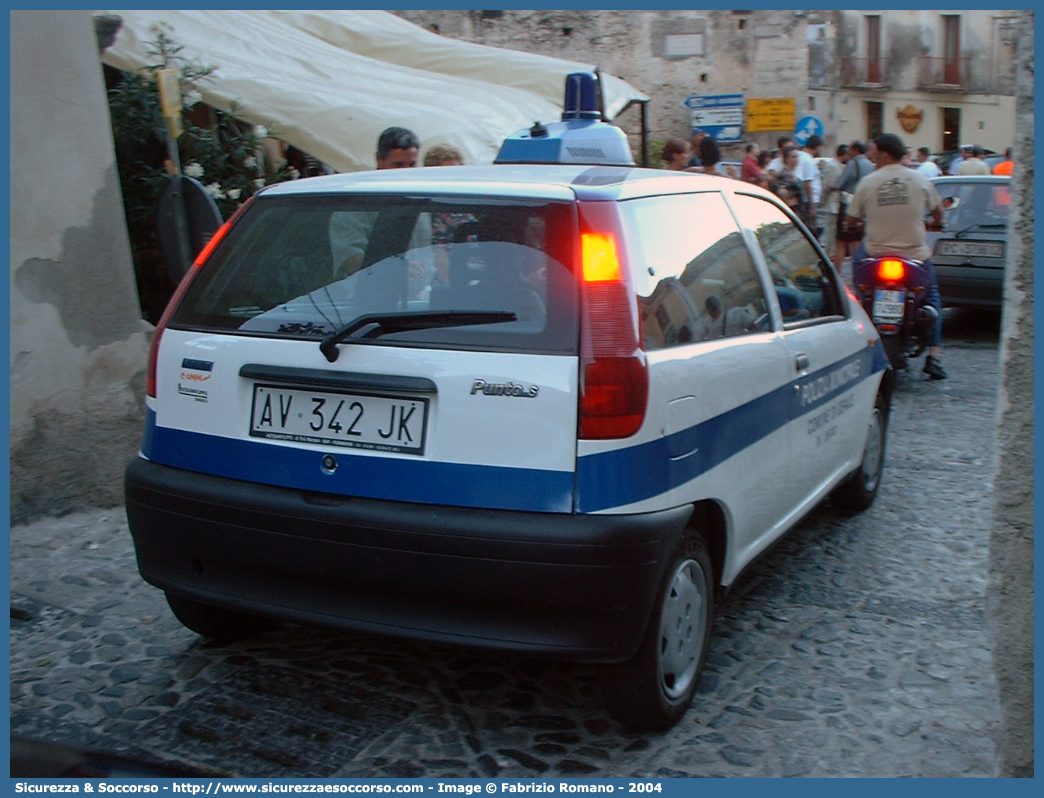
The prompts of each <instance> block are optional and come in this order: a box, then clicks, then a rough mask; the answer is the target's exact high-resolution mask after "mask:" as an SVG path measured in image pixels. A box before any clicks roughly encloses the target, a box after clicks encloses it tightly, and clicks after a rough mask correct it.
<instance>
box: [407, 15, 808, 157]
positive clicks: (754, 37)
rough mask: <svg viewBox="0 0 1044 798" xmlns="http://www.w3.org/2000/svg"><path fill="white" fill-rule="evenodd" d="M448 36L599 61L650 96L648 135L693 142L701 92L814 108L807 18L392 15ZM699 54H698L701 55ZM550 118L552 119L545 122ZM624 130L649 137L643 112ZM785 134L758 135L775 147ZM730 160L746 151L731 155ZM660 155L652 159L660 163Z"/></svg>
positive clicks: (628, 116)
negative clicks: (693, 113) (688, 103)
mask: <svg viewBox="0 0 1044 798" xmlns="http://www.w3.org/2000/svg"><path fill="white" fill-rule="evenodd" d="M392 13H394V14H397V15H399V16H401V17H403V18H404V19H408V20H410V21H411V22H413V23H415V24H417V25H420V26H421V27H423V28H426V29H427V30H431V31H435V32H438V33H440V34H442V35H444V36H447V37H450V38H455V39H462V40H465V41H469V42H475V43H478V44H485V45H491V46H495V47H505V48H509V49H514V50H523V51H526V52H532V53H539V54H541V55H548V56H553V57H556V58H564V59H568V60H571V61H579V62H581V63H585V64H590V65H591V66H595V67H598V68H599V69H601V70H603V71H605V72H608V73H610V74H612V75H616V76H617V77H620V78H623V79H624V80H626V81H628V82H629V83H631V84H632V85H634V86H636V87H637V88H639V89H640V90H642V91H643V92H645V93H646V94H647V95H648V96H649V97H650V98H651V101H650V103H649V104H648V109H647V113H648V124H649V137H650V139H652V140H659V141H663V140H664V139H667V138H669V137H670V136H686V137H687V136H688V135H689V131H690V130H691V119H690V111H689V109H687V108H686V107H685V106H683V105H682V102H683V101H684V100H685V99H686V98H687V97H690V96H693V95H706V94H746V95H747V96H748V97H755V98H761V97H765V98H768V97H793V96H795V92H797V97H796V99H797V103H798V110H799V114H798V115H799V116H801V115H803V114H804V112H805V110H806V108H807V106H806V103H807V99H808V98H807V97H806V96H804V95H805V92H804V90H803V89H801V88H800V87H803V86H807V84H808V46H807V35H808V34H807V28H806V24H805V23H806V21H807V19H808V18H807V17H806V14H811V13H814V12H803V11H769V10H764V11H724V10H717V11H593V10H584V11H550V10H539V11H523V10H507V11H421V10H407V11H393V12H392ZM694 53H698V54H694ZM544 121H546V120H544ZM616 121H617V123H618V124H619V125H620V126H621V127H622V128H623V129H624V130H626V131H627V132H628V133H629V134H635V133H637V132H638V131H639V130H640V116H639V112H638V111H637V110H636V109H632V110H629V111H627V112H625V113H624V114H623V115H622V116H621V117H620V118H619V119H618V120H616ZM776 135H777V133H775V132H773V133H766V134H758V135H756V136H751V140H757V141H759V142H760V143H762V144H764V145H766V146H767V145H770V144H771V145H772V146H775V144H774V140H775V137H776ZM723 149H724V152H725V155H726V157H727V158H734V157H736V156H738V155H739V154H740V153H741V152H742V146H741V145H737V146H736V147H733V148H728V147H726V148H723ZM656 155H657V154H656V153H653V154H652V157H653V158H654V159H655V157H656Z"/></svg>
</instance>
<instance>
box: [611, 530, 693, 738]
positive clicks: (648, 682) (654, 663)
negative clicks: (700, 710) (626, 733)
mask: <svg viewBox="0 0 1044 798" xmlns="http://www.w3.org/2000/svg"><path fill="white" fill-rule="evenodd" d="M713 574H714V571H713V569H712V568H711V563H710V557H709V556H708V555H707V549H706V547H705V545H704V543H703V540H702V539H701V538H700V536H699V535H696V534H691V535H689V536H687V537H686V538H685V539H684V540H683V541H682V543H681V544H680V545H679V547H678V549H677V550H676V551H675V553H674V556H673V557H672V558H671V562H670V565H669V566H668V568H667V574H666V577H665V579H664V582H663V585H662V586H661V587H660V592H659V593H658V595H657V600H656V605H655V610H654V613H653V617H652V620H651V621H650V622H649V628H648V630H647V631H646V633H645V638H644V639H643V641H642V645H641V648H640V649H639V650H638V653H637V655H636V656H635V657H634V658H633V659H630V660H628V661H627V662H622V663H620V664H617V665H611V666H609V667H608V668H607V669H606V671H605V674H604V677H603V682H602V687H603V693H604V697H605V704H606V708H607V709H608V710H609V714H610V715H612V716H613V717H614V718H615V719H616V720H618V721H620V722H621V723H624V724H626V725H628V726H631V727H632V728H635V729H638V730H646V729H648V730H655V731H661V730H664V729H668V728H670V727H671V726H673V725H674V724H675V723H676V722H677V721H678V720H679V719H680V718H681V717H682V715H684V714H685V711H686V710H687V709H688V708H689V704H690V703H691V702H692V697H693V695H694V694H695V692H696V684H697V682H698V681H699V677H700V673H701V672H702V670H703V663H704V661H705V660H706V658H707V647H708V643H709V642H710V630H711V620H712V617H713V609H714V607H713V605H714V588H713V585H714V576H713Z"/></svg>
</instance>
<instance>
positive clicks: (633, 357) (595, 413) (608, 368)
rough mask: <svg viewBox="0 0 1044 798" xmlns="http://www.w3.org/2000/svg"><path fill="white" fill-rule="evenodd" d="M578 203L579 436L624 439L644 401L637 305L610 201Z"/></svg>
mask: <svg viewBox="0 0 1044 798" xmlns="http://www.w3.org/2000/svg"><path fill="white" fill-rule="evenodd" d="M581 207H582V209H583V210H582V215H583V219H584V222H585V228H584V230H583V232H582V233H581V238H580V241H581V246H580V254H581V258H582V263H581V268H582V273H583V319H582V325H583V326H582V333H581V338H580V369H581V372H580V418H579V435H580V438H582V439H587V440H593V439H617V438H626V437H629V436H631V435H634V434H635V433H636V432H637V431H638V430H639V429H640V428H641V426H642V423H643V422H644V421H645V411H646V405H647V403H648V399H649V371H648V364H647V361H646V358H645V352H644V351H643V350H642V345H641V337H640V333H641V329H640V328H641V324H640V319H639V315H638V306H637V303H636V301H635V299H634V296H633V292H632V290H631V286H630V282H629V279H628V277H627V269H626V268H625V263H624V262H623V261H622V260H621V256H622V253H621V252H620V251H619V248H618V247H617V240H618V239H617V233H616V230H617V227H616V220H615V214H614V210H615V206H614V204H613V203H597V204H585V205H583V206H581Z"/></svg>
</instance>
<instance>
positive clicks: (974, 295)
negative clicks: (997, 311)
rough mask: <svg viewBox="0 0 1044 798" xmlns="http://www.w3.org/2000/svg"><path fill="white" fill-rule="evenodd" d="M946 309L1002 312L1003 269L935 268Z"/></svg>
mask: <svg viewBox="0 0 1044 798" xmlns="http://www.w3.org/2000/svg"><path fill="white" fill-rule="evenodd" d="M935 274H936V277H937V278H938V280H939V294H940V295H941V296H942V301H943V304H944V305H958V306H961V307H987V308H999V307H1001V306H1002V305H1003V304H1004V269H1001V268H995V267H983V266H971V265H961V266H951V265H946V264H940V263H938V262H937V263H936V264H935Z"/></svg>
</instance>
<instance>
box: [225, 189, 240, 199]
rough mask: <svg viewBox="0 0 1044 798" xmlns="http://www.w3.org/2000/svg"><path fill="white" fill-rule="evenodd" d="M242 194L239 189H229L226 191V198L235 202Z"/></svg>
mask: <svg viewBox="0 0 1044 798" xmlns="http://www.w3.org/2000/svg"><path fill="white" fill-rule="evenodd" d="M242 193H243V190H242V189H240V188H230V189H229V190H228V198H229V199H230V200H237V199H239V195H240V194H242Z"/></svg>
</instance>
